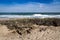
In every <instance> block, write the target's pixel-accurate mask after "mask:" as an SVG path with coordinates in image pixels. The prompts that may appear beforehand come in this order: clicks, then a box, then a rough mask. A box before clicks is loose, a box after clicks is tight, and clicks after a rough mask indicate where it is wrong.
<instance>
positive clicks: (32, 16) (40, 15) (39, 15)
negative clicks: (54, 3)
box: [0, 14, 60, 18]
mask: <svg viewBox="0 0 60 40" xmlns="http://www.w3.org/2000/svg"><path fill="white" fill-rule="evenodd" d="M0 18H60V15H42V14H33V15H0Z"/></svg>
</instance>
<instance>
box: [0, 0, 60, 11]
mask: <svg viewBox="0 0 60 40" xmlns="http://www.w3.org/2000/svg"><path fill="white" fill-rule="evenodd" d="M0 12H60V3H59V2H57V1H56V2H53V3H51V4H43V3H36V2H30V3H26V4H17V3H15V4H12V5H0Z"/></svg>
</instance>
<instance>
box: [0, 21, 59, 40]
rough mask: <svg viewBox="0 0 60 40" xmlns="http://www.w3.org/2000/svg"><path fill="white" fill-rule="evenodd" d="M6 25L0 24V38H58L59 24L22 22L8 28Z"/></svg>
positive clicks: (4, 39) (29, 39) (51, 39)
mask: <svg viewBox="0 0 60 40" xmlns="http://www.w3.org/2000/svg"><path fill="white" fill-rule="evenodd" d="M16 23H17V22H16ZM17 24H18V23H17ZM7 25H8V24H7ZM7 25H4V24H0V40H60V26H44V25H37V24H29V25H28V26H26V25H27V24H24V25H21V26H20V25H19V26H18V27H15V26H12V29H10V28H8V27H9V26H7Z"/></svg>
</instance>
